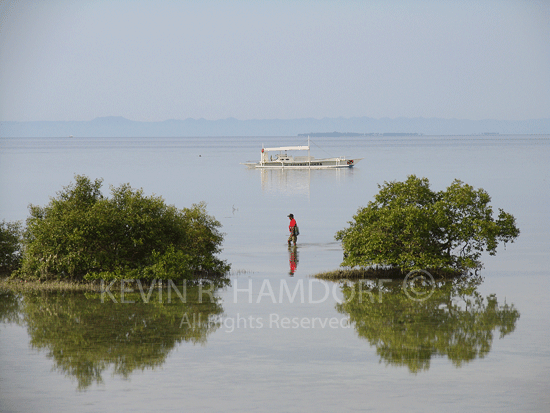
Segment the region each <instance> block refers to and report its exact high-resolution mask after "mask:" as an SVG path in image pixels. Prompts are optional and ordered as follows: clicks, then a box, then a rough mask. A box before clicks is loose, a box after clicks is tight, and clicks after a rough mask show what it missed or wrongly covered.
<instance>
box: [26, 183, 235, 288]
mask: <svg viewBox="0 0 550 413" xmlns="http://www.w3.org/2000/svg"><path fill="white" fill-rule="evenodd" d="M75 180H76V183H74V184H71V185H69V186H67V187H65V188H64V189H63V190H62V191H61V192H59V193H58V194H57V197H55V198H51V200H50V202H49V204H48V205H46V206H45V207H39V206H34V205H31V206H30V207H29V209H30V217H29V218H28V219H27V228H26V230H25V232H24V237H23V243H24V247H25V253H24V255H23V259H22V265H21V269H20V270H19V271H18V272H17V275H18V276H20V277H22V278H35V279H36V278H38V279H62V278H65V279H70V280H76V281H80V280H94V279H100V278H101V279H106V280H109V279H121V278H135V279H155V278H157V279H190V278H197V277H203V276H222V275H223V274H225V273H226V272H227V271H228V270H229V265H228V264H227V263H226V262H225V261H222V260H220V259H219V258H217V257H216V254H217V253H219V252H220V251H221V244H222V241H223V235H222V233H221V232H220V231H219V228H220V227H221V224H220V223H219V222H218V221H216V220H215V219H214V218H213V217H211V216H209V215H208V214H207V213H206V206H205V204H204V203H201V204H197V205H193V206H192V207H191V208H184V209H181V210H180V209H177V208H176V207H175V206H173V205H166V204H165V202H164V200H163V199H162V198H161V197H158V196H144V195H143V190H141V189H140V190H135V189H132V188H131V187H130V185H129V184H123V185H121V186H119V187H118V188H114V187H111V197H110V198H107V197H104V196H103V195H102V193H101V184H102V180H100V179H96V180H95V181H91V180H90V179H89V178H88V177H86V176H79V175H77V176H76V177H75Z"/></svg>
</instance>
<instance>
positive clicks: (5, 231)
mask: <svg viewBox="0 0 550 413" xmlns="http://www.w3.org/2000/svg"><path fill="white" fill-rule="evenodd" d="M20 238H21V224H20V223H19V222H6V221H2V222H1V223H0V276H2V275H9V274H11V273H12V271H15V270H16V269H17V268H18V267H19V265H20V262H21V244H20Z"/></svg>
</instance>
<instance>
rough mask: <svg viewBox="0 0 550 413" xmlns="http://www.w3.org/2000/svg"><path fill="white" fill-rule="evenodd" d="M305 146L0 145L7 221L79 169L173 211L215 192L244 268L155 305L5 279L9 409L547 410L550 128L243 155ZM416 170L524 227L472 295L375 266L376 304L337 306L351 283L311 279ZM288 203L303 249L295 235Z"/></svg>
mask: <svg viewBox="0 0 550 413" xmlns="http://www.w3.org/2000/svg"><path fill="white" fill-rule="evenodd" d="M302 143H303V142H302V141H301V139H300V138H290V137H283V138H275V137H273V138H229V137H227V138H181V139H175V138H170V139H167V138H150V139H145V138H143V139H120V138H117V139H103V138H102V139H79V138H73V139H69V138H66V139H61V138H60V139H2V140H0V193H1V194H2V196H1V199H0V216H1V217H2V218H4V219H7V220H20V219H24V218H25V217H26V216H27V205H28V204H29V203H33V204H38V205H44V204H45V203H47V202H48V199H49V196H53V195H55V193H56V191H58V190H60V189H61V188H62V187H63V186H65V185H67V184H69V183H70V182H71V180H72V178H73V175H74V174H86V175H88V176H90V177H91V178H98V177H102V178H103V179H104V192H108V186H109V184H113V185H115V186H118V185H119V184H121V183H123V182H129V183H130V184H131V185H132V186H133V187H143V189H144V191H145V193H156V194H160V195H162V196H163V197H164V198H165V199H166V201H167V202H168V203H171V204H175V205H176V206H178V207H185V206H189V205H190V204H192V203H197V202H200V201H206V202H207V204H208V206H207V209H208V212H209V213H210V214H211V215H214V216H215V217H216V218H217V219H218V220H219V221H220V222H221V223H222V225H223V231H224V232H225V233H226V236H225V241H224V251H223V253H222V257H223V258H224V259H227V260H228V261H229V262H230V263H231V264H232V268H233V272H232V277H231V284H230V285H228V286H226V287H225V288H221V289H218V290H216V292H215V295H214V296H215V297H216V299H215V302H210V303H208V302H203V303H202V304H199V303H197V298H196V296H195V295H194V294H195V293H194V292H193V291H194V290H193V288H189V289H188V295H187V297H186V298H187V301H186V302H182V299H181V297H179V296H176V295H174V296H172V301H171V302H170V303H167V302H166V300H167V297H166V291H165V292H164V295H163V300H164V301H163V300H159V299H158V296H155V295H152V296H151V297H152V299H151V300H150V301H149V303H143V302H142V300H141V299H142V297H141V295H139V294H137V295H129V296H127V297H126V298H125V301H135V302H134V303H122V302H121V297H120V292H116V291H115V292H113V296H112V297H113V298H114V299H115V300H116V301H117V303H114V302H113V298H112V297H111V296H110V295H108V294H107V295H104V296H103V303H102V302H101V298H102V297H101V296H97V295H90V294H88V295H84V294H76V295H71V294H65V295H59V294H37V295H29V294H27V295H22V296H21V295H19V296H13V295H10V294H3V295H2V296H1V298H0V321H1V324H0V365H1V366H2V368H1V370H0V411H30V410H37V411H73V410H74V409H75V408H78V409H79V410H82V411H98V410H102V411H111V410H112V411H115V410H116V411H119V410H121V409H122V410H138V409H139V410H145V409H147V410H152V409H157V410H182V409H186V410H191V411H204V410H214V411H222V410H223V411H243V410H251V409H255V410H257V411H304V410H306V411H334V410H336V409H339V410H345V411H349V410H369V409H372V410H374V409H376V410H380V409H382V408H384V409H386V410H390V411H395V410H398V409H399V410H407V411H441V410H442V409H444V410H445V411H459V410H460V411H463V410H464V409H471V410H474V411H495V410H499V411H547V410H549V409H550V398H549V396H548V395H549V394H550V392H549V391H550V385H549V383H548V377H550V349H549V348H550V346H549V345H548V343H549V342H550V333H549V331H550V328H549V327H550V322H549V321H548V314H549V313H550V311H549V310H550V305H549V304H548V299H547V294H548V292H549V291H550V288H549V287H550V285H549V284H550V273H549V270H548V268H549V267H550V266H549V264H550V262H549V256H550V254H548V253H549V251H550V243H549V241H548V236H547V234H548V233H549V230H550V228H549V227H550V225H549V220H548V212H549V207H548V205H549V202H550V196H549V194H550V190H549V189H550V188H549V182H550V180H549V179H550V168H548V166H547V165H548V159H550V156H549V155H550V137H548V136H499V137H490V138H489V137H414V138H403V137H399V138H384V139H381V138H365V139H347V138H346V139H332V138H331V139H327V138H323V139H315V143H316V144H318V146H315V145H314V146H313V147H312V155H314V156H316V157H324V156H329V155H330V156H341V155H345V156H348V157H349V156H354V157H363V158H364V159H363V160H362V161H361V162H360V163H359V164H357V166H356V167H355V168H354V169H346V170H339V171H319V170H312V171H284V172H283V171H258V170H249V169H247V168H246V167H244V166H242V165H239V162H246V161H249V160H257V159H258V158H259V149H260V148H261V146H262V144H265V146H279V145H290V144H292V145H297V144H302ZM408 174H416V175H418V176H426V177H427V178H429V179H430V182H431V184H432V187H433V188H434V189H436V190H439V189H443V188H445V187H446V186H448V185H449V184H450V183H451V182H452V180H453V179H455V178H458V179H461V180H463V181H464V182H467V183H469V184H471V185H473V186H475V187H482V188H484V189H486V190H487V191H488V192H489V194H491V196H492V204H493V206H494V207H495V209H496V208H503V209H504V210H506V211H508V212H511V213H512V214H513V215H514V216H515V217H516V218H517V223H518V226H519V228H520V229H521V235H520V237H519V239H518V240H517V241H516V242H515V243H514V244H511V245H508V246H507V247H506V249H505V248H499V250H498V253H497V255H496V256H495V257H490V256H486V257H484V262H485V269H484V270H483V271H482V276H483V281H482V282H481V283H480V284H479V285H476V286H475V288H474V290H473V291H474V292H475V293H472V294H470V295H464V294H462V295H460V294H458V295H457V294H456V293H451V292H449V291H447V290H446V289H445V288H447V289H448V288H450V287H444V286H441V288H439V289H438V290H437V293H436V294H434V296H432V298H431V300H427V301H424V302H415V301H414V300H411V299H408V298H407V297H404V296H403V292H402V290H401V289H400V288H399V286H397V287H395V288H394V287H392V284H391V283H386V282H384V281H381V285H382V287H383V288H382V290H381V291H378V290H377V289H376V287H375V289H374V290H373V291H370V294H369V291H367V292H366V293H365V294H363V295H364V298H365V302H363V303H358V302H357V300H355V301H354V300H349V302H347V304H343V305H339V303H338V302H339V301H341V300H342V299H343V298H344V297H345V295H344V287H343V286H342V285H340V284H338V283H329V282H326V283H324V282H319V281H317V280H314V279H312V278H311V277H310V276H311V275H312V274H314V273H316V272H319V271H325V270H332V269H336V268H337V267H338V265H339V263H340V261H341V258H342V251H341V248H340V246H339V245H338V243H337V242H335V241H334V234H335V232H336V231H338V230H339V229H342V228H343V227H344V226H345V225H346V223H347V221H349V220H350V219H351V218H352V216H353V214H354V213H355V212H356V211H357V208H358V207H359V206H362V205H365V204H366V203H367V202H368V201H369V200H370V199H372V197H373V195H374V194H375V193H376V192H377V191H378V188H377V184H381V183H383V182H384V181H390V180H395V179H397V180H403V179H405V178H406V176H407V175H408ZM290 212H292V213H293V214H294V215H295V217H296V219H297V221H298V225H299V226H300V232H301V235H300V237H299V246H298V248H297V250H296V252H293V251H289V250H288V249H287V247H286V237H287V231H288V230H287V225H288V218H287V217H286V215H288V213H290ZM292 261H294V262H295V265H296V268H295V271H294V273H293V274H290V272H291V270H292V268H293V266H294V264H293V263H292ZM346 291H348V290H346ZM399 291H401V292H399ZM302 293H303V299H302ZM293 294H294V295H293ZM488 297H489V298H488ZM491 297H493V298H491ZM371 298H372V299H373V300H374V303H371V302H370V299H371ZM140 300H141V301H140ZM476 300H477V301H476ZM468 302H470V305H468ZM339 310H340V311H339ZM193 317H194V318H193ZM199 319H200V321H199ZM31 378H32V379H31Z"/></svg>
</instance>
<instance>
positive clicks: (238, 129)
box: [0, 116, 550, 138]
mask: <svg viewBox="0 0 550 413" xmlns="http://www.w3.org/2000/svg"><path fill="white" fill-rule="evenodd" d="M333 131H342V132H333ZM334 133H339V134H342V135H344V136H345V134H358V135H364V134H366V135H371V134H381V135H383V134H386V135H396V134H401V135H403V134H419V135H476V134H550V118H547V119H529V120H519V121H503V120H466V119H438V118H430V119H426V118H395V119H390V118H382V119H373V118H368V117H359V118H323V119H313V118H303V119H253V120H238V119H234V118H228V119H220V120H206V119H185V120H166V121H163V122H138V121H132V120H128V119H125V118H123V117H117V116H109V117H103V118H96V119H94V120H91V121H78V122H72V121H71V122H56V121H43V122H0V137H3V138H8V137H9V138H13V137H15V138H17V137H37V138H39V137H66V136H75V137H179V136H296V135H300V134H303V135H307V134H318V136H319V134H327V135H326V136H329V135H330V136H332V135H331V134H334Z"/></svg>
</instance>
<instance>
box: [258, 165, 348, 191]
mask: <svg viewBox="0 0 550 413" xmlns="http://www.w3.org/2000/svg"><path fill="white" fill-rule="evenodd" d="M249 172H250V173H259V174H260V182H261V187H262V191H263V192H265V193H272V194H277V195H280V194H282V195H307V196H309V195H310V187H311V183H312V181H315V180H316V179H322V181H323V182H324V183H326V181H327V179H329V180H334V179H336V180H340V179H343V178H344V177H346V176H349V175H352V174H353V173H354V170H353V168H345V169H330V170H318V169H259V170H258V169H251V170H250V171H249Z"/></svg>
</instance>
